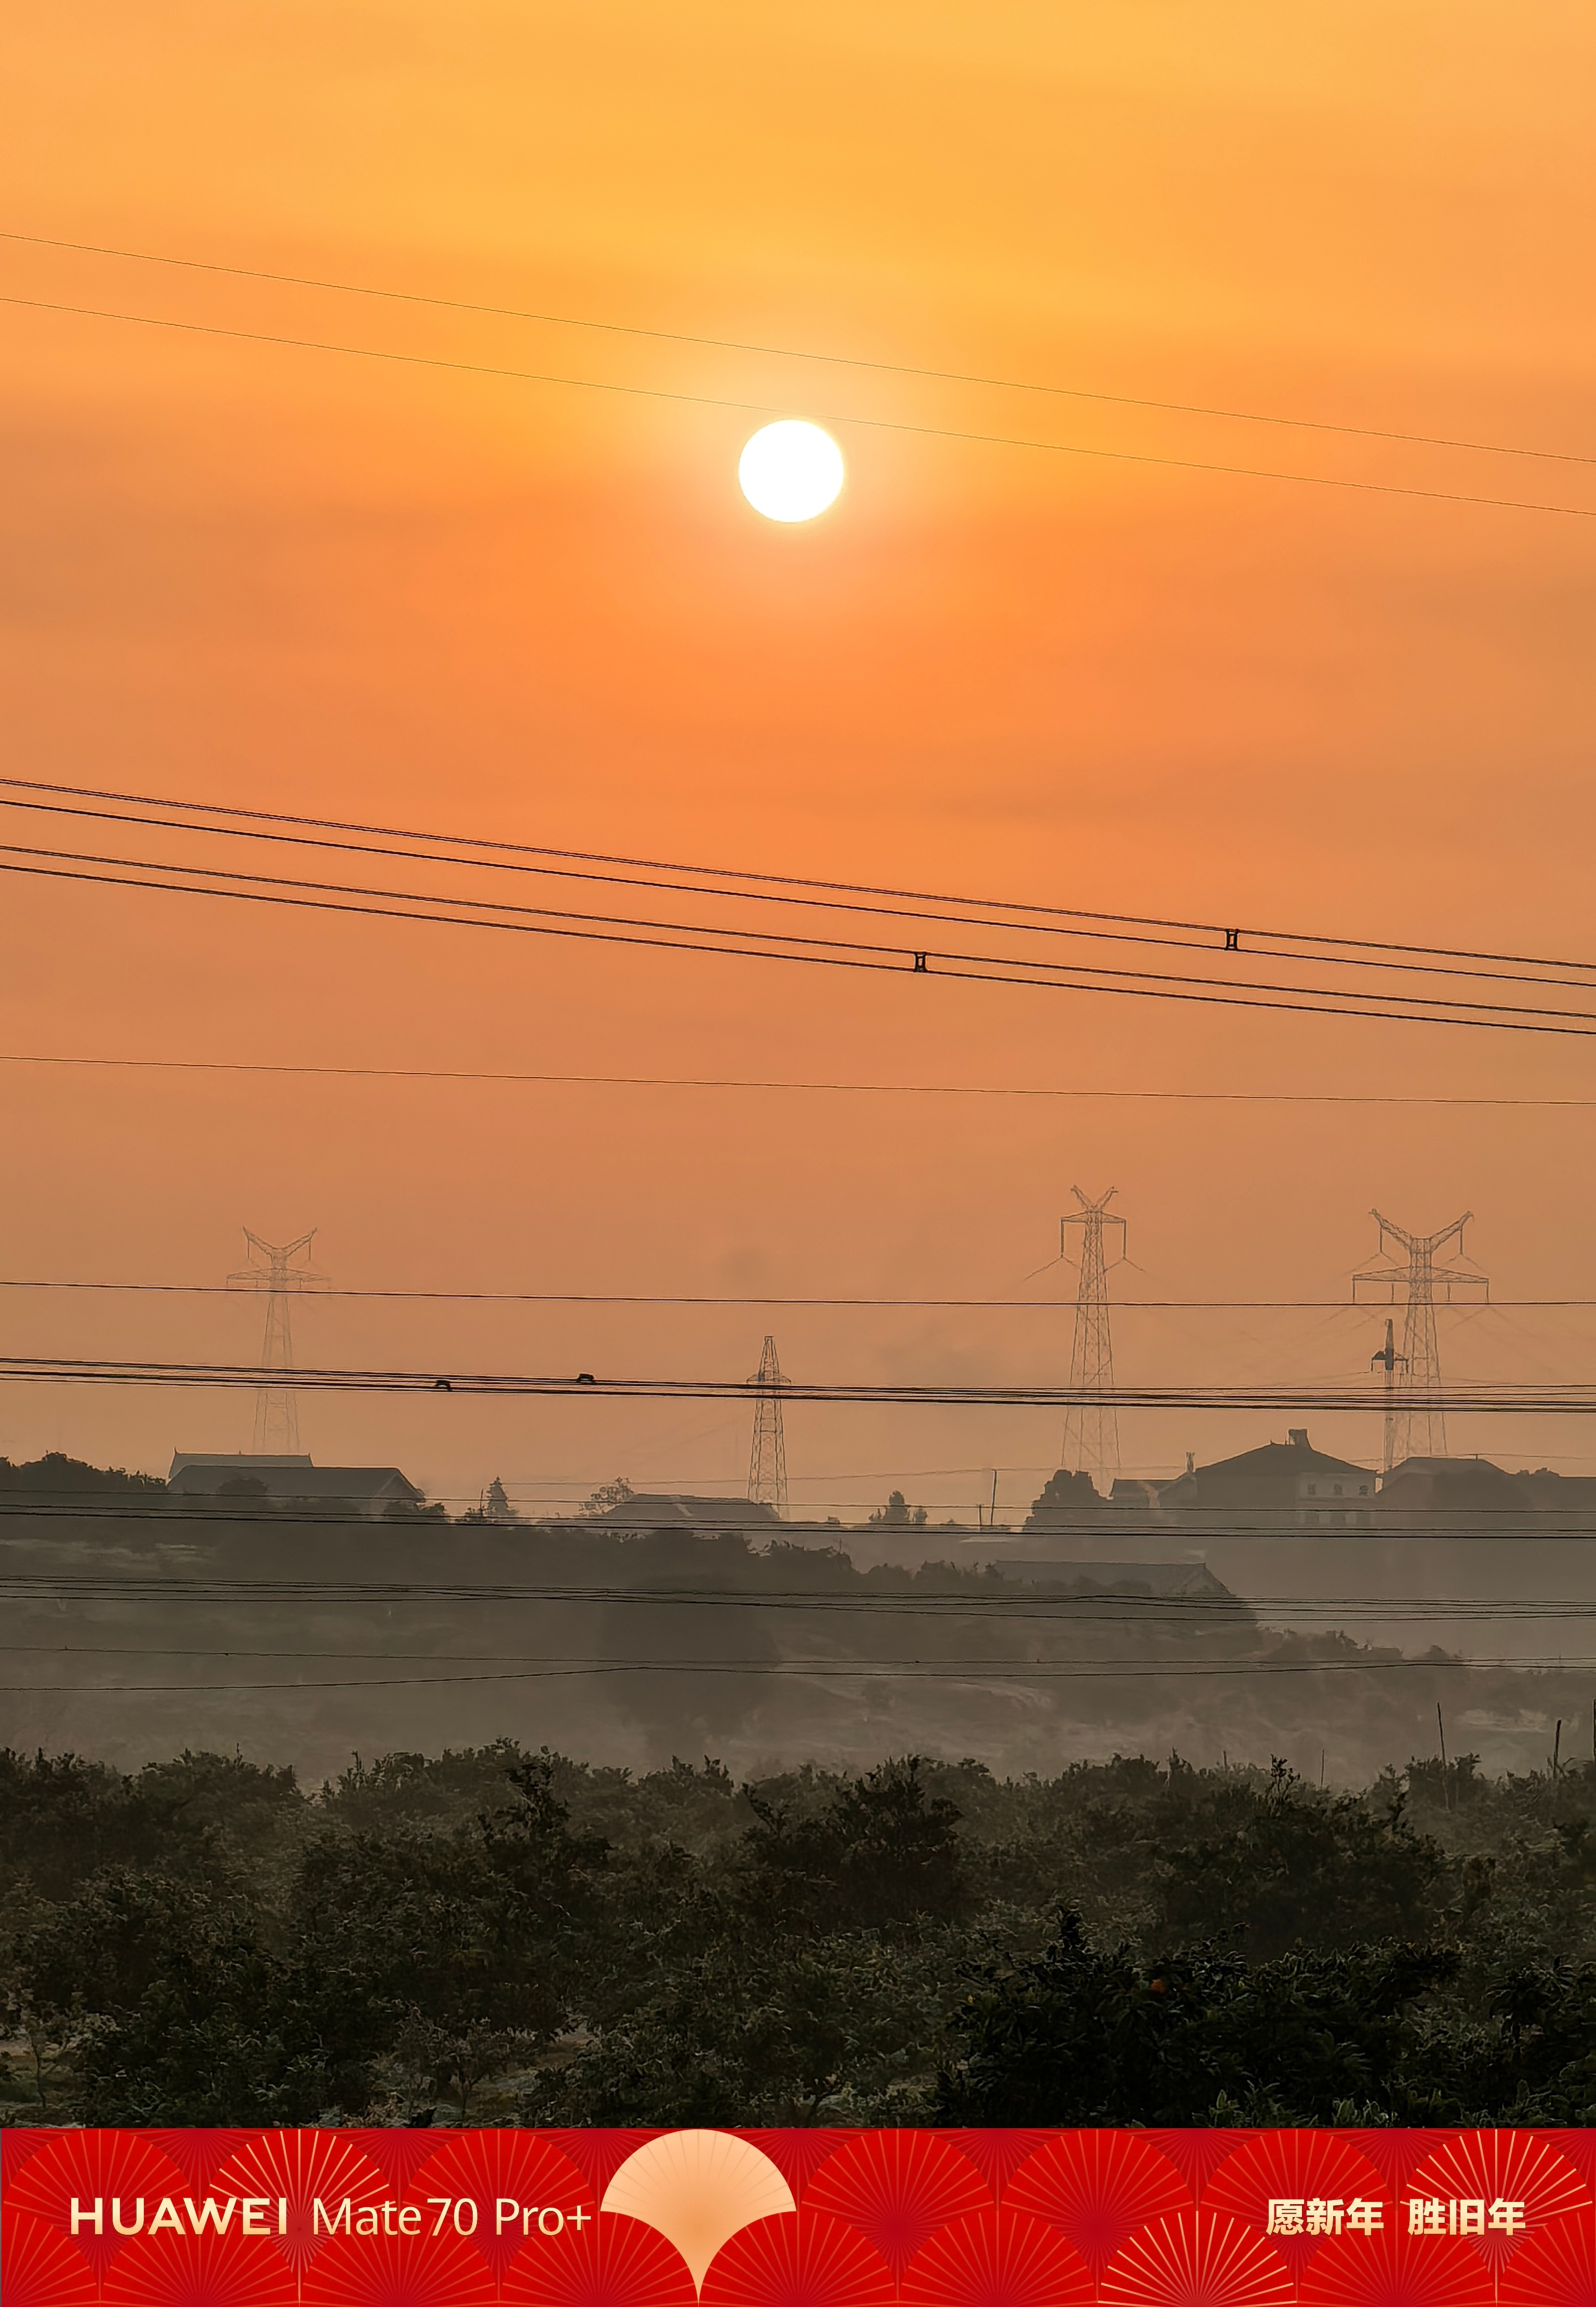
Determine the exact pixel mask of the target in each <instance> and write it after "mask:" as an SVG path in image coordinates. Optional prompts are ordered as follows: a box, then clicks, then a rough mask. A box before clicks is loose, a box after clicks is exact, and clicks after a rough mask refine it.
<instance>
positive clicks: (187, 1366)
mask: <svg viewBox="0 0 1596 2307" xmlns="http://www.w3.org/2000/svg"><path fill="white" fill-rule="evenodd" d="M0 1378H12V1379H17V1380H24V1381H27V1382H30V1383H34V1384H44V1385H74V1384H86V1385H150V1386H166V1385H172V1386H208V1387H217V1388H221V1389H229V1388H234V1387H237V1386H251V1387H258V1386H259V1385H260V1382H261V1373H260V1370H259V1369H258V1368H253V1367H251V1366H248V1365H241V1364H237V1363H229V1362H187V1361H184V1362H159V1361H153V1360H128V1361H115V1360H109V1359H87V1358H80V1357H75V1356H74V1357H66V1356H63V1357H56V1356H52V1355H23V1354H8V1355H4V1356H0ZM294 1383H295V1385H296V1387H297V1388H299V1389H300V1390H301V1391H302V1392H305V1393H313V1394H339V1393H348V1394H490V1395H500V1396H504V1397H521V1396H534V1397H536V1396H542V1397H545V1398H549V1399H563V1398H572V1399H575V1398H586V1399H588V1400H589V1401H607V1402H745V1403H746V1402H751V1401H752V1400H753V1399H754V1396H755V1394H756V1392H757V1388H756V1386H755V1385H754V1383H753V1382H752V1381H751V1380H749V1379H746V1378H741V1379H733V1378H703V1377H699V1378H665V1377H652V1378H650V1377H624V1378H610V1377H599V1376H597V1375H596V1374H590V1373H588V1372H587V1371H582V1372H579V1373H578V1374H577V1375H575V1376H552V1377H541V1376H527V1375H521V1374H513V1373H509V1372H496V1371H495V1372H487V1371H465V1370H449V1371H442V1370H419V1369H410V1370H405V1369H390V1370H383V1369H302V1370H296V1372H295V1376H294ZM784 1392H785V1397H786V1399H787V1400H788V1401H789V1402H836V1403H851V1404H863V1405H866V1406H870V1407H875V1408H881V1407H897V1408H904V1409H932V1408H949V1407H953V1406H956V1405H957V1406H965V1407H969V1408H978V1409H1057V1410H1062V1409H1068V1408H1070V1407H1072V1406H1073V1405H1074V1404H1076V1403H1077V1402H1084V1401H1085V1400H1087V1399H1090V1400H1091V1401H1094V1402H1095V1401H1097V1400H1098V1399H1100V1396H1099V1394H1097V1392H1096V1391H1095V1390H1093V1391H1092V1392H1091V1393H1090V1394H1089V1396H1088V1394H1087V1393H1086V1392H1085V1390H1084V1389H1082V1388H1079V1387H1071V1386H1068V1385H1062V1386H1060V1385H1051V1386H1050V1385H968V1384H965V1383H962V1382H958V1381H953V1382H948V1383H946V1384H940V1385H939V1384H930V1385H908V1384H905V1383H890V1384H886V1385H865V1384H862V1383H855V1384H846V1383H843V1384H821V1383H817V1382H815V1381H811V1380H807V1379H803V1378H791V1379H787V1380H785V1381H784ZM1111 1400H1112V1402H1114V1404H1115V1406H1116V1408H1119V1409H1131V1410H1286V1411H1312V1410H1322V1411H1356V1412H1359V1413H1370V1412H1380V1413H1383V1411H1384V1409H1385V1401H1386V1398H1385V1394H1384V1393H1383V1392H1382V1391H1381V1390H1379V1389H1377V1388H1371V1387H1369V1386H1366V1385H1360V1386H1358V1387H1348V1386H1343V1385H1266V1384H1252V1385H1206V1386H1197V1385H1116V1386H1115V1387H1114V1388H1113V1391H1112V1394H1111ZM1430 1406H1433V1407H1435V1408H1437V1409H1438V1410H1441V1411H1456V1412H1466V1413H1472V1414H1475V1415H1481V1414H1483V1415H1494V1414H1507V1415H1511V1416H1514V1417H1523V1416H1574V1417H1589V1416H1592V1415H1593V1414H1596V1384H1592V1382H1590V1381H1587V1380H1576V1381H1571V1382H1569V1383H1567V1384H1560V1383H1557V1382H1554V1383H1552V1384H1550V1385H1547V1384H1544V1383H1539V1382H1538V1383H1536V1384H1533V1385H1518V1384H1511V1385H1510V1384H1506V1383H1497V1384H1489V1385H1479V1384H1477V1385H1464V1386H1448V1387H1447V1388H1446V1390H1445V1392H1444V1393H1439V1394H1436V1395H1435V1396H1434V1397H1433V1400H1432V1402H1431V1404H1430Z"/></svg>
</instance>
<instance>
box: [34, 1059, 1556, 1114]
mask: <svg viewBox="0 0 1596 2307" xmlns="http://www.w3.org/2000/svg"><path fill="white" fill-rule="evenodd" d="M0 1066H63V1067H76V1068H82V1069H84V1070H86V1071H91V1072H109V1073H178V1074H241V1075H244V1076H250V1075H252V1074H259V1075H262V1076H266V1077H267V1078H269V1079H272V1080H275V1079H277V1078H278V1077H279V1076H286V1077H287V1078H290V1079H296V1080H297V1079H304V1080H307V1081H322V1080H326V1081H381V1082H389V1081H397V1082H445V1083H449V1082H458V1083H472V1084H476V1083H480V1084H482V1085H485V1086H489V1087H492V1086H502V1087H505V1088H512V1089H514V1088H530V1089H542V1088H557V1089H565V1088H569V1089H682V1090H726V1091H748V1092H751V1093H761V1094H762V1093H771V1094H773V1095H793V1096H804V1097H808V1096H821V1097H1013V1098H1044V1099H1063V1100H1067V1101H1070V1102H1081V1103H1094V1102H1108V1103H1128V1104H1137V1105H1144V1104H1145V1105H1348V1106H1410V1105H1411V1106H1423V1107H1427V1108H1428V1107H1447V1108H1450V1107H1454V1106H1455V1107H1461V1108H1465V1109H1473V1108H1479V1109H1480V1110H1481V1111H1492V1112H1494V1111H1497V1110H1498V1109H1506V1110H1508V1111H1518V1110H1519V1109H1521V1108H1522V1109H1523V1110H1525V1111H1532V1112H1541V1111H1549V1112H1562V1111H1568V1112H1573V1113H1591V1112H1596V1098H1591V1097H1550V1096H1549V1097H1521V1096H1502V1097H1493V1096H1490V1095H1489V1094H1482V1095H1479V1096H1472V1097H1471V1096H1440V1095H1430V1094H1428V1093H1424V1092H1422V1091H1406V1090H1390V1091H1380V1090H1368V1091H1362V1090H1268V1089H1257V1090H1228V1089H1092V1088H1086V1089H1083V1088H1079V1087H1075V1086H1070V1087H1063V1086H1053V1085H1047V1084H1040V1085H1037V1084H1028V1083H1008V1082H848V1081H780V1080H768V1079H759V1078H756V1077H748V1076H734V1075H724V1074H723V1075H713V1074H569V1073H542V1072H539V1073H530V1072H511V1071H508V1070H502V1071H493V1070H489V1069H486V1068H472V1067H464V1066H345V1065H304V1064H297V1063H293V1062H290V1061H288V1060H287V1059H284V1060H282V1061H280V1062H279V1061H277V1060H274V1059H252V1058H129V1057H106V1056H101V1055H93V1054H90V1055H83V1056H79V1055H64V1054H62V1053H60V1052H58V1051H41V1050H0Z"/></svg>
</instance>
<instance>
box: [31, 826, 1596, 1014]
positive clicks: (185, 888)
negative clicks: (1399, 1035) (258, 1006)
mask: <svg viewBox="0 0 1596 2307" xmlns="http://www.w3.org/2000/svg"><path fill="white" fill-rule="evenodd" d="M107 862H112V863H115V862H119V861H116V860H110V861H107ZM161 870H174V871H178V872H185V873H188V872H193V870H195V869H194V868H192V867H186V866H175V867H170V868H159V867H158V868H155V869H153V870H148V871H144V872H141V873H138V874H136V875H135V874H132V873H116V872H108V873H94V872H87V871H84V870H82V869H81V868H78V867H74V866H69V865H47V864H39V863H26V862H21V860H20V859H19V858H18V857H17V856H16V855H15V854H14V853H13V854H11V855H9V856H5V855H0V872H9V873H21V874H26V875H29V876H31V877H35V878H42V879H48V880H55V881H69V882H76V883H80V884H85V885H87V886H89V887H91V888H124V889H151V890H156V891H159V892H160V893H161V894H163V895H165V896H196V897H219V898H224V899H228V900H231V901H232V902H234V903H236V904H245V905H282V906H289V907H293V908H296V909H297V910H301V911H310V912H315V913H336V914H342V915H355V916H357V917H359V918H360V919H363V920H368V921H394V922H425V923H430V924H433V925H434V926H438V927H447V928H453V929H477V930H490V931H501V932H509V933H511V934H519V935H521V936H532V937H557V938H564V939H575V940H578V941H579V942H585V943H590V944H591V943H596V944H604V945H616V946H638V947H642V948H647V949H648V950H650V951H655V952H666V953H690V954H702V955H713V956H719V957H721V958H725V959H734V960H743V961H754V960H762V961H774V962H781V963H797V964H802V965H807V966H810V967H819V968H833V969H854V970H868V971H870V972H871V973H876V974H887V975H893V976H901V975H903V974H905V973H906V972H910V971H912V972H913V973H914V974H916V975H924V976H932V977H936V978H938V979H940V980H941V981H943V982H952V983H957V984H974V985H1007V986H1018V987H1024V988H1025V989H1027V990H1028V991H1033V992H1050V993H1058V992H1081V993H1106V994H1115V995H1120V996H1121V997H1125V998H1128V999H1141V1000H1153V1001H1184V1002H1197V1003H1199V1004H1201V1005H1204V1006H1206V1007H1210V1008H1226V1009H1256V1010H1268V1011H1274V1012H1275V1013H1278V1014H1282V1015H1285V1016H1321V1017H1351V1018H1358V1019H1362V1020H1366V1021H1372V1022H1376V1023H1385V1024H1395V1025H1450V1026H1463V1027H1468V1028H1472V1029H1474V1030H1477V1031H1487V1032H1496V1033H1551V1034H1556V1035H1557V1036H1559V1037H1560V1038H1566V1039H1574V1040H1578V1041H1588V1040H1590V1039H1592V1036H1593V1035H1596V1013H1587V1012H1583V1011H1564V1010H1531V1009H1528V1008H1521V1007H1514V1006H1513V1005H1493V1004H1488V1003H1480V1002H1468V1003H1463V1002H1458V1003H1455V1004H1454V1005H1453V1008H1454V1009H1455V1010H1458V1011H1462V1012H1463V1013H1465V1014H1452V1012H1451V1011H1449V1010H1447V1009H1446V1008H1440V1007H1437V1006H1436V1005H1435V1004H1434V1003H1433V1002H1431V1001H1429V999H1427V998H1425V997H1418V996H1413V997H1409V1005H1408V1006H1407V1007H1406V1008H1403V1007H1400V1006H1396V1005H1397V1002H1398V997H1397V996H1395V995H1384V994H1378V993H1375V994H1363V995H1361V996H1360V997H1359V999H1353V998H1352V997H1351V995H1345V996H1342V997H1340V998H1331V999H1320V998H1315V997H1316V992H1317V989H1314V988H1311V987H1306V986H1304V987H1295V986H1286V987H1282V988H1280V989H1278V991H1275V990H1274V989H1271V990H1269V991H1263V992H1257V993H1249V992H1231V991H1219V990H1215V988H1214V981H1212V980H1209V979H1203V978H1197V977H1181V976H1179V975H1175V974H1171V973H1154V972H1150V971H1120V972H1114V971H1111V969H1109V968H1108V967H1106V966H1105V967H1103V968H1101V969H1097V970H1094V969H1092V968H1089V967H1087V966H1085V965H1079V964H1067V963H1061V962H1054V963H1040V964H1038V963H1035V962H1031V961H1027V962H1025V963H1017V964H1004V963H1001V962H1000V963H998V964H997V965H993V966H988V967H982V966H978V965H976V964H978V963H979V962H980V961H982V959H984V958H985V957H984V956H959V955H953V954H948V953H947V952H934V951H931V950H928V949H921V950H919V951H917V952H908V951H905V952H903V953H898V954H894V953H893V951H892V949H891V948H874V949H872V948H863V947H859V946H854V947H851V948H850V947H847V946H845V944H844V943H843V941H841V940H826V939H812V938H811V939H793V940H792V942H791V943H790V944H789V945H786V946H781V945H778V944H771V943H767V942H764V941H763V940H761V942H759V944H753V943H750V942H746V941H744V942H738V940H740V939H741V940H748V939H753V938H755V937H758V936H759V932H757V931H742V930H729V931H722V932H715V931H709V932H707V933H706V932H704V931H696V932H695V931H687V933H685V934H681V933H674V931H672V930H671V929H669V928H668V927H667V928H666V929H665V931H653V930H652V928H651V926H650V925H645V924H642V923H639V924H637V925H635V926H633V925H631V924H628V925H626V926H615V927H610V926H605V927H602V928H590V927H576V926H574V925H573V920H574V921H591V920H594V919H596V918H598V917H596V916H590V915H578V916H575V917H573V920H566V921H560V920H557V919H554V918H552V917H545V918H543V919H540V920H537V921H526V920H498V919H489V918H487V917H486V916H485V915H484V914H482V913H471V914H466V913H459V912H453V913H450V912H442V911H438V910H428V909H427V908H426V907H425V905H422V904H421V903H419V902H407V903H404V904H399V903H389V904H384V903H373V902H371V901H369V900H361V899H358V898H356V896H341V895H340V896H326V895H296V894H291V891H292V889H293V888H296V887H299V888H305V889H307V890H319V889H321V888H324V887H325V886H327V885H322V884H317V883H307V884H303V885H291V884H279V886H278V887H277V888H269V889H262V888H218V887H212V886H210V885H208V884H204V883H202V882H199V881H194V880H184V881H163V880H161V879H158V878H156V877H157V875H158V874H159V871H161ZM235 878H237V877H235ZM262 878H263V877H262ZM374 894H375V895H377V896H381V895H382V893H374ZM451 902H455V903H458V904H461V905H464V904H468V903H469V902H470V901H469V900H464V899H462V900H456V901H451ZM801 948H807V949H801ZM933 960H934V961H935V962H936V963H937V967H936V968H935V969H934V970H933V969H932V968H931V961H933ZM1036 967H1041V968H1043V969H1046V970H1048V971H1049V972H1050V974H1049V975H1047V976H1045V977H1037V976H1031V975H1028V974H1026V972H1027V970H1029V969H1032V968H1036ZM1131 979H1141V980H1143V981H1144V982H1139V983H1138V982H1127V981H1128V980H1131ZM1287 996H1290V997H1293V998H1285V997H1287ZM1299 996H1300V997H1305V998H1295V997H1299ZM1360 1000H1362V1001H1373V1002H1376V1003H1378V1004H1380V1005H1382V1006H1380V1007H1377V1008H1363V1007H1360ZM1386 1005H1391V1006H1386Z"/></svg>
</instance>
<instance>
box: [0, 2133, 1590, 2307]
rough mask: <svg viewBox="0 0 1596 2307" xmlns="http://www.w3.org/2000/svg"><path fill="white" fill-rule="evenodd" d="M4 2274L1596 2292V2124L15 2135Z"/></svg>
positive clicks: (501, 2292)
mask: <svg viewBox="0 0 1596 2307" xmlns="http://www.w3.org/2000/svg"><path fill="white" fill-rule="evenodd" d="M0 2293H3V2295H4V2307H95V2303H99V2302H105V2303H107V2307H111V2303H115V2307H493V2303H497V2302H500V2301H506V2302H513V2303H516V2307H897V2303H903V2307H1092V2303H1095V2302H1103V2303H1104V2307H1287V2303H1291V2302H1297V2301H1300V2302H1303V2303H1305V2307H1596V2132H1593V2131H433V2130H391V2131H354V2130H351V2131H46V2130H40V2131H32V2130H21V2129H17V2128H11V2129H8V2130H6V2131H0Z"/></svg>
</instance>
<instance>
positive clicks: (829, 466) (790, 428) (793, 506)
mask: <svg viewBox="0 0 1596 2307" xmlns="http://www.w3.org/2000/svg"><path fill="white" fill-rule="evenodd" d="M737 478H738V480H739V482H740V483H741V484H742V493H743V495H744V496H745V497H746V498H747V499H748V502H749V503H750V504H751V505H752V507H753V509H754V510H755V511H756V512H762V513H763V514H764V516H765V518H766V519H767V520H813V519H814V517H815V515H816V514H817V513H818V512H824V511H825V510H826V508H827V506H828V504H834V503H835V502H836V501H837V491H838V490H839V489H840V488H841V487H842V485H843V460H842V450H840V449H839V448H838V447H837V443H836V442H835V441H834V440H833V439H832V438H831V435H830V433H822V432H821V430H820V428H819V425H805V424H802V422H801V421H800V420H799V419H798V418H796V417H784V418H783V420H782V422H781V423H780V424H779V425H761V427H760V428H759V432H757V433H755V434H754V436H753V439H752V440H751V442H749V443H748V445H747V447H746V448H745V449H744V450H743V451H742V456H741V458H740V459H738V463H737Z"/></svg>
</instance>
